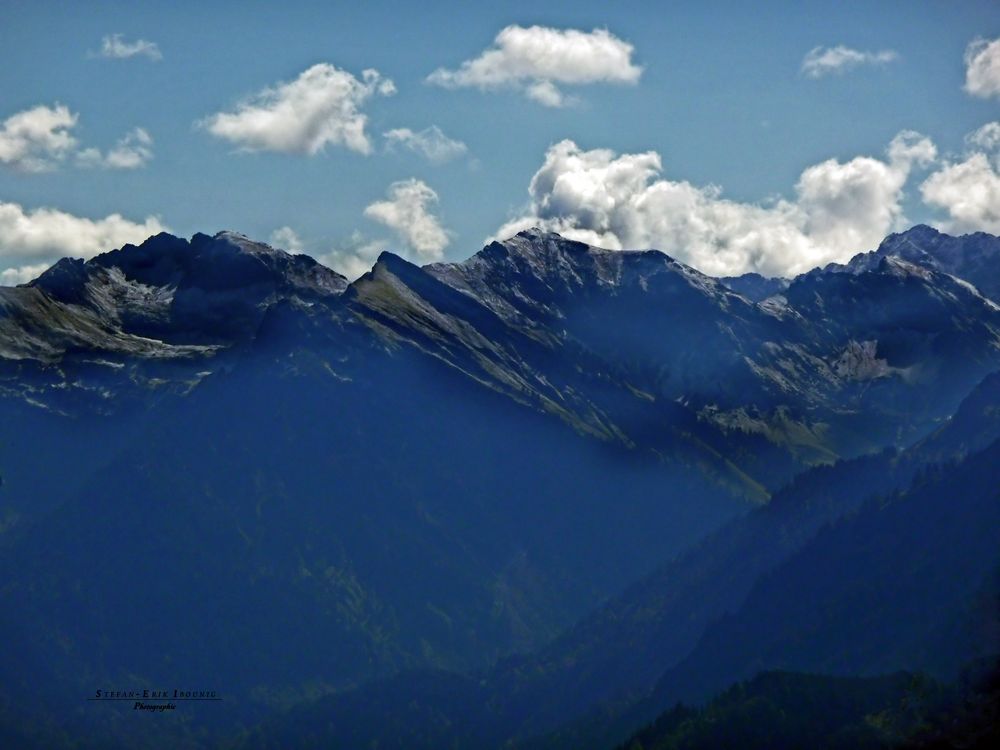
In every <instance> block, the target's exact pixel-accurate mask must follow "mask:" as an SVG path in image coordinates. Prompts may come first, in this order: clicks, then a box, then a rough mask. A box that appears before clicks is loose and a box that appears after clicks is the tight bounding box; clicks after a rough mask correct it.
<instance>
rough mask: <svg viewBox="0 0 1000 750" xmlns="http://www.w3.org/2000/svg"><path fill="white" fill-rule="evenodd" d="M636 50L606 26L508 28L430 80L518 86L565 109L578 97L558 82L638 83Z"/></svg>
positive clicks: (639, 71)
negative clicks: (486, 46) (587, 29)
mask: <svg viewBox="0 0 1000 750" xmlns="http://www.w3.org/2000/svg"><path fill="white" fill-rule="evenodd" d="M633 51H634V48H633V46H632V45H631V44H629V43H628V42H625V41H622V40H621V39H619V38H618V37H616V36H615V35H614V34H611V33H610V32H609V31H608V30H607V29H594V30H593V31H590V32H585V31H578V30H576V29H553V28H547V27H544V26H531V27H528V28H525V27H522V26H508V27H506V28H505V29H503V30H502V31H501V32H500V33H499V34H497V36H496V39H494V40H493V46H491V47H490V48H489V49H487V50H485V51H484V52H483V53H482V54H480V55H479V57H476V58H474V59H472V60H466V61H465V62H463V63H462V64H461V65H460V66H459V68H458V69H457V70H447V69H445V68H439V69H437V70H435V71H434V72H433V73H431V74H430V75H429V76H428V77H427V81H428V83H433V84H436V85H438V86H444V87H445V88H460V87H469V86H471V87H475V88H478V89H480V90H491V89H498V88H513V89H517V90H520V91H523V92H524V93H525V94H526V95H527V96H529V97H530V98H531V99H533V100H534V101H536V102H538V103H539V104H543V105H545V106H547V107H562V106H566V105H567V104H570V103H572V101H573V100H572V98H571V97H567V96H566V95H565V94H564V93H563V92H562V91H561V90H560V89H559V87H558V86H557V84H564V85H574V86H576V85H583V84H590V83H615V84H634V83H636V82H638V80H639V77H640V76H641V75H642V68H641V67H639V66H638V65H635V64H634V63H633V62H632V53H633Z"/></svg>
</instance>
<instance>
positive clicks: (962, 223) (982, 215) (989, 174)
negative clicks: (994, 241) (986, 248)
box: [920, 153, 1000, 234]
mask: <svg viewBox="0 0 1000 750" xmlns="http://www.w3.org/2000/svg"><path fill="white" fill-rule="evenodd" d="M920 193H921V195H922V196H923V198H924V201H925V202H926V203H929V204H930V205H932V206H938V207H939V208H943V209H944V210H946V211H947V212H948V215H949V217H950V219H949V221H948V222H946V223H945V224H944V228H945V229H947V230H949V231H952V232H979V231H984V232H991V233H993V234H1000V173H998V172H997V168H996V165H995V164H992V163H990V160H989V159H988V158H987V156H986V154H984V153H975V154H971V155H970V156H969V157H968V158H967V159H965V161H962V162H959V163H957V164H948V165H946V166H944V167H943V168H942V169H940V170H938V171H937V172H935V173H934V174H932V175H931V176H930V177H928V178H927V179H926V180H925V181H924V183H923V184H922V185H921V186H920Z"/></svg>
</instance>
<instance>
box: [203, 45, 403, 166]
mask: <svg viewBox="0 0 1000 750" xmlns="http://www.w3.org/2000/svg"><path fill="white" fill-rule="evenodd" d="M395 92H396V87H395V85H394V84H393V82H392V81H391V80H389V79H388V78H383V77H382V76H381V75H380V74H379V72H378V71H376V70H370V69H369V70H365V71H363V72H362V74H361V78H360V79H358V78H355V77H354V76H353V75H351V74H350V73H348V72H347V71H346V70H340V69H339V68H336V67H334V66H333V65H330V64H328V63H319V64H317V65H313V66H312V67H311V68H309V69H308V70H306V71H304V72H303V73H302V74H301V75H299V77H298V78H296V79H295V80H294V81H290V82H288V83H279V84H278V85H277V86H274V87H270V88H266V89H264V90H263V91H260V92H258V93H257V94H255V95H253V96H252V97H250V98H249V99H247V100H246V101H244V102H242V103H240V104H239V105H238V106H237V107H236V109H235V110H234V111H232V112H219V113H217V114H214V115H211V116H210V117H208V118H207V119H205V120H203V121H202V122H201V125H202V126H203V127H205V128H206V129H207V130H208V131H209V132H210V133H211V134H212V135H215V136H217V137H219V138H223V139H225V140H227V141H230V142H231V143H235V144H236V145H237V146H239V147H240V148H241V149H243V150H246V151H279V152H283V153H289V154H308V155H309V156H312V155H314V154H317V153H319V152H321V151H322V150H323V149H324V148H325V147H326V146H327V145H334V146H344V147H345V148H349V149H351V150H352V151H357V152H358V153H361V154H369V153H371V151H372V145H371V141H370V140H369V139H368V135H367V134H366V133H365V127H366V125H367V123H368V116H367V115H365V114H364V113H363V112H362V111H361V107H362V106H363V105H364V103H365V102H366V101H368V99H370V98H371V97H372V96H374V95H376V94H379V95H382V96H390V95H392V94H394V93H395Z"/></svg>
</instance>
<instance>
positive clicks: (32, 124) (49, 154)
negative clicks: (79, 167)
mask: <svg viewBox="0 0 1000 750" xmlns="http://www.w3.org/2000/svg"><path fill="white" fill-rule="evenodd" d="M76 121H77V115H76V114H74V113H73V112H70V111H69V108H67V107H65V106H63V105H61V104H57V105H56V106H54V107H47V106H45V105H39V106H37V107H32V108H31V109H27V110H25V111H23V112H18V113H17V114H14V115H11V116H10V117H8V118H7V119H6V120H4V122H3V126H2V127H0V164H5V165H7V166H9V167H12V168H14V169H16V170H18V171H21V172H46V171H49V170H52V169H54V168H55V167H56V165H57V164H58V162H60V161H62V160H63V159H64V158H65V157H66V155H67V154H69V153H70V152H72V151H73V149H74V148H76V138H74V137H73V134H72V133H71V132H70V131H71V130H72V129H73V127H75V126H76Z"/></svg>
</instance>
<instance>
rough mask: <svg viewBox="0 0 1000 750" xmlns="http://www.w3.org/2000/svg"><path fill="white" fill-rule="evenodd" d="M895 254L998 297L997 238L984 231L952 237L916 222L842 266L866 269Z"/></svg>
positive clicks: (999, 254) (999, 243) (999, 246)
mask: <svg viewBox="0 0 1000 750" xmlns="http://www.w3.org/2000/svg"><path fill="white" fill-rule="evenodd" d="M887 257H896V258H902V259H903V260H905V261H907V262H909V263H913V264H915V265H919V266H924V267H927V268H933V269H935V270H938V271H943V272H944V273H947V274H950V275H952V276H955V277H957V278H960V279H964V280H965V281H968V282H969V283H971V284H973V285H975V287H976V288H977V289H979V291H981V292H982V293H983V294H984V295H986V296H987V297H989V298H990V299H992V300H994V301H998V300H1000V240H998V239H997V238H996V237H994V236H993V235H990V234H985V233H984V232H976V233H975V234H966V235H963V236H961V237H952V236H950V235H947V234H942V233H941V232H939V231H937V230H936V229H933V228H931V227H928V226H925V225H923V224H919V225H917V226H915V227H913V228H911V229H908V230H906V231H905V232H900V233H898V234H890V235H889V236H888V237H886V238H885V239H884V240H883V241H882V244H881V245H879V246H878V249H877V250H874V251H872V252H870V253H860V254H858V255H856V256H854V258H852V259H851V261H850V262H849V263H848V264H847V265H846V267H843V268H846V270H849V271H851V272H855V273H856V272H858V271H861V270H869V269H871V268H872V267H873V266H874V265H876V264H878V263H879V262H880V261H881V260H882V259H883V258H887Z"/></svg>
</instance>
